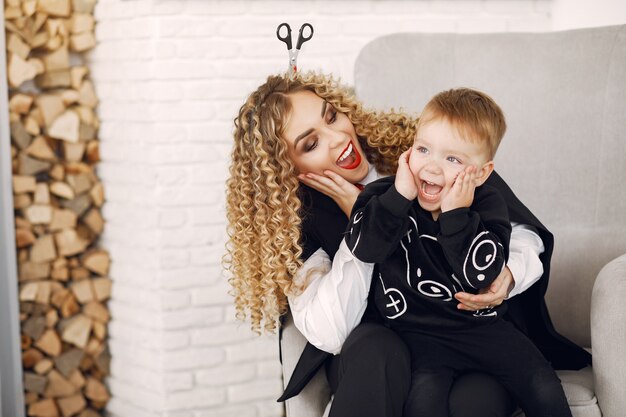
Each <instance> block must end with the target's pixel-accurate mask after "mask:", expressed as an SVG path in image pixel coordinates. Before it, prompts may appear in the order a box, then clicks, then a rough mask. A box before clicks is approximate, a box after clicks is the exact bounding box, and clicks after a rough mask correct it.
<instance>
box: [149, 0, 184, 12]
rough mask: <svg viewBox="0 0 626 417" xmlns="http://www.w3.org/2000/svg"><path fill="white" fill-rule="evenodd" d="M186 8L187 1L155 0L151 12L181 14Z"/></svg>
mask: <svg viewBox="0 0 626 417" xmlns="http://www.w3.org/2000/svg"><path fill="white" fill-rule="evenodd" d="M184 9H185V2H184V1H179V0H155V1H153V2H152V9H151V10H150V12H151V14H154V15H175V14H180V13H182V12H183V11H184Z"/></svg>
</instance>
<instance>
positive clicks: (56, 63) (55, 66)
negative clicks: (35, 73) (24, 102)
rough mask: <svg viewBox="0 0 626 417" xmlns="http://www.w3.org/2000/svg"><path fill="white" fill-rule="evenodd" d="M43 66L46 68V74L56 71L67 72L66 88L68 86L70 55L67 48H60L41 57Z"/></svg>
mask: <svg viewBox="0 0 626 417" xmlns="http://www.w3.org/2000/svg"><path fill="white" fill-rule="evenodd" d="M42 60H43V64H44V66H45V67H46V72H49V71H58V70H68V71H67V77H68V78H67V80H68V84H67V86H68V87H69V86H70V73H69V67H70V54H69V51H68V49H67V46H61V47H60V48H59V49H57V50H56V51H53V52H51V53H49V54H46V55H43V57H42Z"/></svg>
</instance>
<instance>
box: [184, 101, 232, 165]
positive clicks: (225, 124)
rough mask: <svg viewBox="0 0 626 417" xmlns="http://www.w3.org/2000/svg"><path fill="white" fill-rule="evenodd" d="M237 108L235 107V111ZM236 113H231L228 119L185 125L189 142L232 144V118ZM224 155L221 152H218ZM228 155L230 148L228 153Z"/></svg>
mask: <svg viewBox="0 0 626 417" xmlns="http://www.w3.org/2000/svg"><path fill="white" fill-rule="evenodd" d="M238 111H239V109H237V112H238ZM236 115H237V114H236V113H233V115H232V118H231V119H230V120H228V121H226V120H224V121H219V120H213V121H211V122H209V123H193V124H189V125H188V126H187V134H188V135H189V141H190V142H206V141H210V143H217V142H222V143H223V142H226V143H228V144H229V145H232V141H233V139H232V130H233V129H234V125H233V119H234V118H235V116H236ZM220 155H221V156H224V154H223V153H220ZM228 156H229V157H230V148H229V154H228Z"/></svg>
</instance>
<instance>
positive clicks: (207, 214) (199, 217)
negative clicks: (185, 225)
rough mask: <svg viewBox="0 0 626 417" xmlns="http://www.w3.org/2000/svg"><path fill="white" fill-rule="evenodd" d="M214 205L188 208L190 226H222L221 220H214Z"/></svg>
mask: <svg viewBox="0 0 626 417" xmlns="http://www.w3.org/2000/svg"><path fill="white" fill-rule="evenodd" d="M213 207H214V205H213V204H211V205H208V206H201V207H190V208H189V217H190V220H189V221H190V223H191V224H192V225H206V224H216V223H218V224H224V219H223V218H221V219H220V218H216V217H215V213H214V212H213Z"/></svg>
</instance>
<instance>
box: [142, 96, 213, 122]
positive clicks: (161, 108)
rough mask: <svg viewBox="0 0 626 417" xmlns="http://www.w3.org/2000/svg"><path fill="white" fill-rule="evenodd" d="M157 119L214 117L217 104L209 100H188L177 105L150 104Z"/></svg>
mask: <svg viewBox="0 0 626 417" xmlns="http://www.w3.org/2000/svg"><path fill="white" fill-rule="evenodd" d="M150 107H151V108H152V109H153V115H154V118H155V119H156V120H162V121H164V120H167V121H178V122H186V121H193V120H206V119H208V118H212V117H214V116H213V115H214V114H215V113H216V110H215V104H213V103H211V102H208V101H199V100H197V101H193V102H192V101H187V102H181V103H177V104H175V105H172V104H169V103H154V104H152V105H151V106H150Z"/></svg>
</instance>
